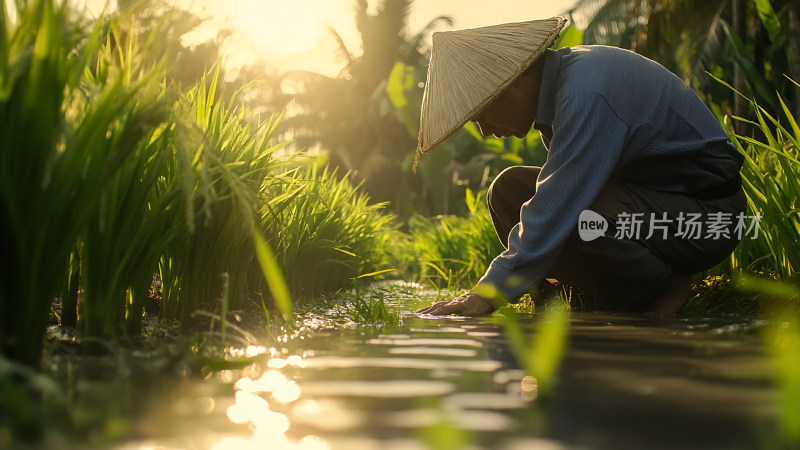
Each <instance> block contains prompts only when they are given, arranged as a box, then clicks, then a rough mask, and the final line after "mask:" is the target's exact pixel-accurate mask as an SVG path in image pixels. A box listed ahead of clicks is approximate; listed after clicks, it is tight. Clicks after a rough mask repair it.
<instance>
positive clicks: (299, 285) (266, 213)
mask: <svg viewBox="0 0 800 450" xmlns="http://www.w3.org/2000/svg"><path fill="white" fill-rule="evenodd" d="M265 194H266V195H265V197H264V199H268V200H269V202H264V203H262V207H261V223H260V229H261V230H262V231H263V232H264V235H265V236H266V237H267V239H268V241H269V244H270V246H271V247H272V248H273V249H274V251H275V257H276V258H277V261H278V264H279V265H280V266H281V268H282V269H283V273H284V275H285V276H286V282H287V284H288V286H289V290H290V292H291V293H292V295H293V296H296V297H312V296H316V295H318V294H320V293H323V292H331V291H336V290H338V289H341V288H343V287H345V286H347V285H348V284H350V283H351V282H352V281H351V280H352V279H354V278H356V277H358V276H360V275H363V274H365V273H372V272H376V271H379V270H381V269H386V268H387V266H388V265H389V261H390V257H389V255H390V253H391V251H392V236H394V235H395V233H397V231H396V229H395V227H394V224H393V222H394V217H393V216H392V215H389V214H386V213H384V212H383V208H384V206H385V205H384V204H381V203H379V204H370V203H369V197H368V196H367V195H366V194H363V193H360V192H359V191H358V188H357V187H353V186H352V185H351V184H350V181H349V179H348V177H339V176H337V174H336V173H335V172H331V171H328V170H327V169H319V168H317V167H316V166H311V167H308V168H296V169H293V170H291V171H289V172H286V173H284V174H283V176H282V177H281V178H279V179H276V180H274V182H273V183H272V184H271V185H270V186H269V187H268V188H267V189H266V190H265Z"/></svg>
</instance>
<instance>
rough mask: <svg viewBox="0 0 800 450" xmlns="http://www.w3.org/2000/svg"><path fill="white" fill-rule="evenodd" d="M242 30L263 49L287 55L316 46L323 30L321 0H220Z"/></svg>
mask: <svg viewBox="0 0 800 450" xmlns="http://www.w3.org/2000/svg"><path fill="white" fill-rule="evenodd" d="M220 3H222V4H224V5H225V6H224V7H223V8H225V10H227V14H228V16H229V17H230V20H231V25H232V26H233V28H234V29H236V30H237V31H238V32H241V33H244V34H245V35H248V36H250V37H252V44H253V45H254V46H255V47H257V48H258V49H260V50H264V51H268V52H278V53H281V54H284V55H287V54H292V53H299V52H304V51H308V50H312V49H314V47H315V46H316V44H317V42H318V41H319V39H320V37H321V35H322V31H323V27H324V25H323V21H322V18H321V17H320V16H319V12H320V4H319V3H320V1H319V0H291V1H286V0H239V1H232V2H224V3H223V2H220Z"/></svg>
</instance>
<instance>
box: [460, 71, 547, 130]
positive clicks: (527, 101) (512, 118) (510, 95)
mask: <svg viewBox="0 0 800 450" xmlns="http://www.w3.org/2000/svg"><path fill="white" fill-rule="evenodd" d="M525 78H527V77H520V78H519V79H518V80H517V81H515V82H514V83H512V84H511V85H510V86H508V87H507V88H506V89H505V90H504V91H503V93H502V94H500V96H499V97H497V98H496V99H495V100H494V101H492V102H491V103H489V105H488V106H487V107H486V108H484V109H483V111H481V112H480V113H479V114H478V115H477V116H476V117H475V118H474V119H473V121H474V122H476V123H477V124H478V127H479V128H480V130H481V134H483V135H484V136H490V135H495V136H497V137H507V136H515V137H518V138H524V137H525V135H526V134H528V130H530V129H531V125H533V121H534V119H536V107H537V103H538V102H537V101H536V97H534V96H533V95H531V93H530V92H528V91H527V89H526V88H527V86H523V84H524V83H525V81H527V80H524V79H525Z"/></svg>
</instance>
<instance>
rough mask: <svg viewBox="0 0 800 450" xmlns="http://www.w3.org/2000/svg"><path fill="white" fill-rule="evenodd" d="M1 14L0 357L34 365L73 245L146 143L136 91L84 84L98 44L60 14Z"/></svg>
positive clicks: (99, 28) (22, 9)
mask: <svg viewBox="0 0 800 450" xmlns="http://www.w3.org/2000/svg"><path fill="white" fill-rule="evenodd" d="M17 5H18V7H17V11H18V18H17V20H16V23H15V25H13V26H12V25H11V22H10V20H9V18H7V17H6V16H5V8H0V35H2V36H0V127H2V128H1V129H0V130H1V131H0V250H2V252H3V254H4V255H5V258H6V261H7V264H6V265H5V266H6V268H5V269H4V270H3V271H2V274H0V316H2V319H0V336H2V341H3V343H2V344H3V345H2V352H3V354H4V355H5V356H7V357H9V358H11V359H13V360H16V361H21V362H24V363H26V364H30V365H34V364H36V363H37V362H38V361H39V357H40V350H41V348H42V339H43V336H42V335H43V331H44V327H45V325H46V323H47V317H48V311H49V307H50V302H51V300H52V298H53V296H54V295H55V294H56V293H57V292H58V291H59V290H60V289H61V288H62V286H63V280H64V278H65V277H64V272H65V269H66V267H67V266H68V264H69V261H70V253H71V251H72V250H73V249H74V248H75V246H76V242H78V239H79V237H80V235H81V233H82V232H83V230H85V229H86V228H87V226H88V225H89V222H90V221H91V220H92V218H93V216H95V215H96V213H97V211H98V210H99V209H100V207H101V204H102V203H103V193H104V192H107V190H108V189H112V186H113V185H114V183H115V180H116V177H117V173H118V171H119V170H120V168H121V167H122V166H123V165H124V164H125V162H126V161H127V160H128V158H130V157H131V156H132V155H133V154H135V153H136V151H137V150H138V149H140V148H141V146H142V145H147V143H148V141H149V140H150V138H151V137H152V135H151V134H150V132H149V130H148V129H147V125H148V124H152V123H154V122H158V121H159V120H160V119H158V118H155V117H156V116H158V114H154V111H152V110H151V109H150V108H151V106H149V105H147V106H145V104H143V103H139V104H138V106H137V104H136V103H135V101H134V99H135V98H136V97H137V96H139V95H146V93H144V94H143V93H142V92H141V91H142V84H140V83H128V82H126V80H123V79H121V78H118V79H114V80H113V81H111V82H108V83H106V84H104V85H102V86H88V87H87V86H86V85H84V84H83V83H84V81H85V80H84V77H83V76H84V74H85V73H86V72H87V71H88V72H90V59H91V58H92V57H93V56H94V55H96V53H97V50H98V49H99V48H100V46H101V44H102V42H103V40H104V32H103V28H104V26H105V25H106V24H105V23H104V22H103V21H99V22H98V24H97V25H96V26H95V28H94V30H93V31H91V32H89V33H88V34H87V33H84V32H83V31H82V30H81V27H79V26H78V25H77V24H75V23H74V22H72V21H70V20H69V18H68V13H67V10H66V7H65V6H63V5H61V6H55V5H54V2H52V1H47V0H40V1H30V2H18V3H17Z"/></svg>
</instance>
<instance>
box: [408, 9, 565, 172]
mask: <svg viewBox="0 0 800 450" xmlns="http://www.w3.org/2000/svg"><path fill="white" fill-rule="evenodd" d="M565 24H566V19H564V18H563V17H553V18H551V19H545V20H536V21H529V22H518V23H510V24H501V25H493V26H489V27H482V28H473V29H468V30H458V31H448V32H440V33H434V37H433V38H434V44H433V50H432V53H431V63H430V66H429V69H428V78H427V81H426V84H425V93H424V94H423V99H422V111H421V115H420V131H419V140H418V144H417V154H416V158H415V161H414V167H415V168H416V166H417V163H418V161H419V158H420V157H421V156H422V155H423V154H425V153H427V152H429V151H430V150H431V149H433V148H434V147H436V146H437V145H438V144H440V143H441V142H442V141H444V140H445V139H447V138H448V137H450V136H451V135H452V134H453V133H455V132H456V131H458V129H459V128H461V127H463V126H464V124H466V123H467V122H468V121H469V120H470V119H472V118H473V117H474V116H475V115H476V114H477V113H479V112H480V111H481V110H483V109H484V108H485V107H486V106H488V105H489V103H491V102H492V101H493V100H494V99H496V98H497V97H498V96H499V95H500V94H501V93H502V92H503V90H504V89H505V88H506V87H508V86H509V85H510V84H511V83H513V82H514V80H516V79H517V78H518V77H519V76H520V75H521V74H522V73H523V72H524V71H525V70H527V69H528V67H530V65H531V64H533V62H534V61H536V59H538V58H539V57H540V56H541V55H542V54H543V53H544V51H545V50H546V49H547V48H549V47H550V46H551V45H553V43H554V42H555V40H556V39H558V36H559V34H560V32H561V30H562V29H563V28H564V25H565ZM530 30H534V31H533V32H538V34H537V35H536V36H537V37H536V39H537V44H536V45H535V46H534V45H532V44H531V43H529V42H528V43H524V42H523V43H522V44H520V45H521V46H520V47H518V48H512V47H513V45H512V44H514V43H515V40H514V39H513V38H514V37H515V36H525V35H522V34H521V33H531V31H530ZM509 39H512V40H511V44H509ZM487 41H488V42H490V43H492V45H495V46H497V48H498V49H500V50H502V51H507V53H506V54H503V53H500V52H497V53H491V52H492V51H495V50H496V49H494V48H487V47H488V46H487V44H486V42H487ZM480 51H483V52H484V54H480V53H479V52H480ZM511 51H514V52H516V54H508V53H510V52H511ZM459 52H463V53H462V54H459ZM476 52H478V53H477V54H476ZM481 57H483V58H485V59H484V60H483V61H479V60H478V59H479V58H481ZM495 61H498V64H500V63H502V64H503V65H504V68H503V69H504V70H505V72H504V73H500V74H496V73H492V72H491V71H492V70H495V67H486V66H487V63H490V62H491V63H494V62H495ZM482 72H483V73H490V74H491V75H492V76H498V77H500V78H499V79H497V80H492V81H491V83H492V86H490V87H489V88H488V90H486V89H485V92H477V93H474V95H473V96H472V97H473V98H464V97H463V95H464V94H465V93H470V94H472V93H473V89H474V86H473V85H474V80H471V81H472V82H473V85H470V82H465V80H463V78H466V77H467V76H469V75H470V74H476V73H482ZM484 78H485V77H484ZM440 85H442V86H440ZM441 87H446V88H449V89H450V90H449V91H448V90H446V89H442V88H441ZM484 88H486V87H485V86H484ZM459 102H460V103H459ZM448 108H449V110H450V111H452V110H456V111H452V112H454V115H453V116H452V117H449V118H447V119H445V120H444V123H441V124H431V123H430V121H432V120H441V119H442V118H441V117H431V116H432V115H436V116H442V115H444V114H443V111H445V110H448Z"/></svg>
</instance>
